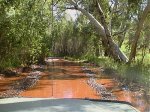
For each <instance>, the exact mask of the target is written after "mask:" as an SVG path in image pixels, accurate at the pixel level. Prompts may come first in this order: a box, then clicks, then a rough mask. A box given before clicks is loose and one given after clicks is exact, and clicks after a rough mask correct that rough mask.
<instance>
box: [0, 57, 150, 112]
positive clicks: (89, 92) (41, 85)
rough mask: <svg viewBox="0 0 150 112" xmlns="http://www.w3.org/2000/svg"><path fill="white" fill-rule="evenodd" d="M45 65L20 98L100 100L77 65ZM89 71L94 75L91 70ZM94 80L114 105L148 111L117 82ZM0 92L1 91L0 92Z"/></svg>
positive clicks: (50, 62) (51, 61)
mask: <svg viewBox="0 0 150 112" xmlns="http://www.w3.org/2000/svg"><path fill="white" fill-rule="evenodd" d="M47 62H48V65H49V66H48V67H47V69H45V70H43V71H42V73H41V78H40V80H39V81H38V83H37V84H36V86H34V87H32V88H29V89H28V90H26V91H24V92H22V93H21V96H23V97H34V98H49V97H53V98H91V99H100V96H99V95H97V94H96V91H95V90H94V89H93V88H91V87H90V86H89V85H88V84H87V80H88V77H87V76H86V73H85V72H84V71H83V69H82V66H81V65H80V64H79V63H74V62H70V61H67V60H64V59H48V60H47ZM93 70H94V72H95V69H93ZM97 71H98V70H96V72H97ZM96 72H95V73H96ZM21 78H22V77H21ZM95 79H96V82H97V83H100V84H102V85H103V86H104V87H106V89H108V90H109V91H112V93H113V94H114V95H115V96H116V98H117V100H118V101H127V102H130V103H132V104H133V105H134V106H135V107H136V108H137V109H139V110H141V111H142V112H146V111H145V110H146V109H147V108H148V103H147V101H146V99H145V98H144V96H143V95H142V94H141V93H139V92H131V91H128V90H123V89H121V88H119V87H118V82H116V81H115V80H113V79H112V78H110V77H107V78H106V77H105V78H98V77H97V78H95ZM13 80H18V78H13V79H10V80H7V81H2V82H0V88H1V87H2V86H3V85H8V84H10V83H11V82H12V81H13ZM4 87H5V86H4ZM5 89H6V88H5ZM0 91H2V90H1V89H0Z"/></svg>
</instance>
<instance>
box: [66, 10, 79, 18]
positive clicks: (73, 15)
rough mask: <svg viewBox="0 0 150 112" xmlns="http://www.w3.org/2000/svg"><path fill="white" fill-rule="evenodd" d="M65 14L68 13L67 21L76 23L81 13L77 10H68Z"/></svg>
mask: <svg viewBox="0 0 150 112" xmlns="http://www.w3.org/2000/svg"><path fill="white" fill-rule="evenodd" d="M65 13H66V19H67V20H71V19H72V20H73V21H75V20H76V18H77V17H78V15H79V14H80V12H79V11H77V10H72V9H67V10H66V11H65Z"/></svg>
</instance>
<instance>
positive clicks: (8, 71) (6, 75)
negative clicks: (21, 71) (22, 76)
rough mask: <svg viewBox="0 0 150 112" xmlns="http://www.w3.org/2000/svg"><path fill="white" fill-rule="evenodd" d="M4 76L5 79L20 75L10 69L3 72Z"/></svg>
mask: <svg viewBox="0 0 150 112" xmlns="http://www.w3.org/2000/svg"><path fill="white" fill-rule="evenodd" d="M2 74H4V76H5V77H13V76H17V75H18V74H17V72H15V71H12V70H9V69H7V70H4V71H2Z"/></svg>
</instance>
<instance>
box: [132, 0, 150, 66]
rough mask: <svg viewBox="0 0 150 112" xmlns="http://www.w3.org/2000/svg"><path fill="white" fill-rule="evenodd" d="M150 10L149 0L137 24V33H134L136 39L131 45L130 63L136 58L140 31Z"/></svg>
mask: <svg viewBox="0 0 150 112" xmlns="http://www.w3.org/2000/svg"><path fill="white" fill-rule="evenodd" d="M149 12H150V1H148V4H147V6H146V7H145V9H144V11H143V14H142V15H141V16H140V19H139V22H138V24H137V28H136V32H135V35H134V40H133V42H132V45H131V52H130V56H129V63H131V61H132V60H133V59H135V56H136V48H137V43H138V40H139V38H140V32H141V30H142V27H143V24H144V21H145V19H146V17H147V15H148V13H149Z"/></svg>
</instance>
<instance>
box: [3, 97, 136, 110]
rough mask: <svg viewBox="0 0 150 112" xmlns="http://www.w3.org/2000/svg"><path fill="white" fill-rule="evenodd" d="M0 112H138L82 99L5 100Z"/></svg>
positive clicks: (130, 107)
mask: <svg viewBox="0 0 150 112" xmlns="http://www.w3.org/2000/svg"><path fill="white" fill-rule="evenodd" d="M0 110H1V112H139V111H138V110H136V109H135V108H134V107H132V106H131V105H129V104H125V103H119V102H107V101H94V100H83V99H54V98H6V99H0Z"/></svg>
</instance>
